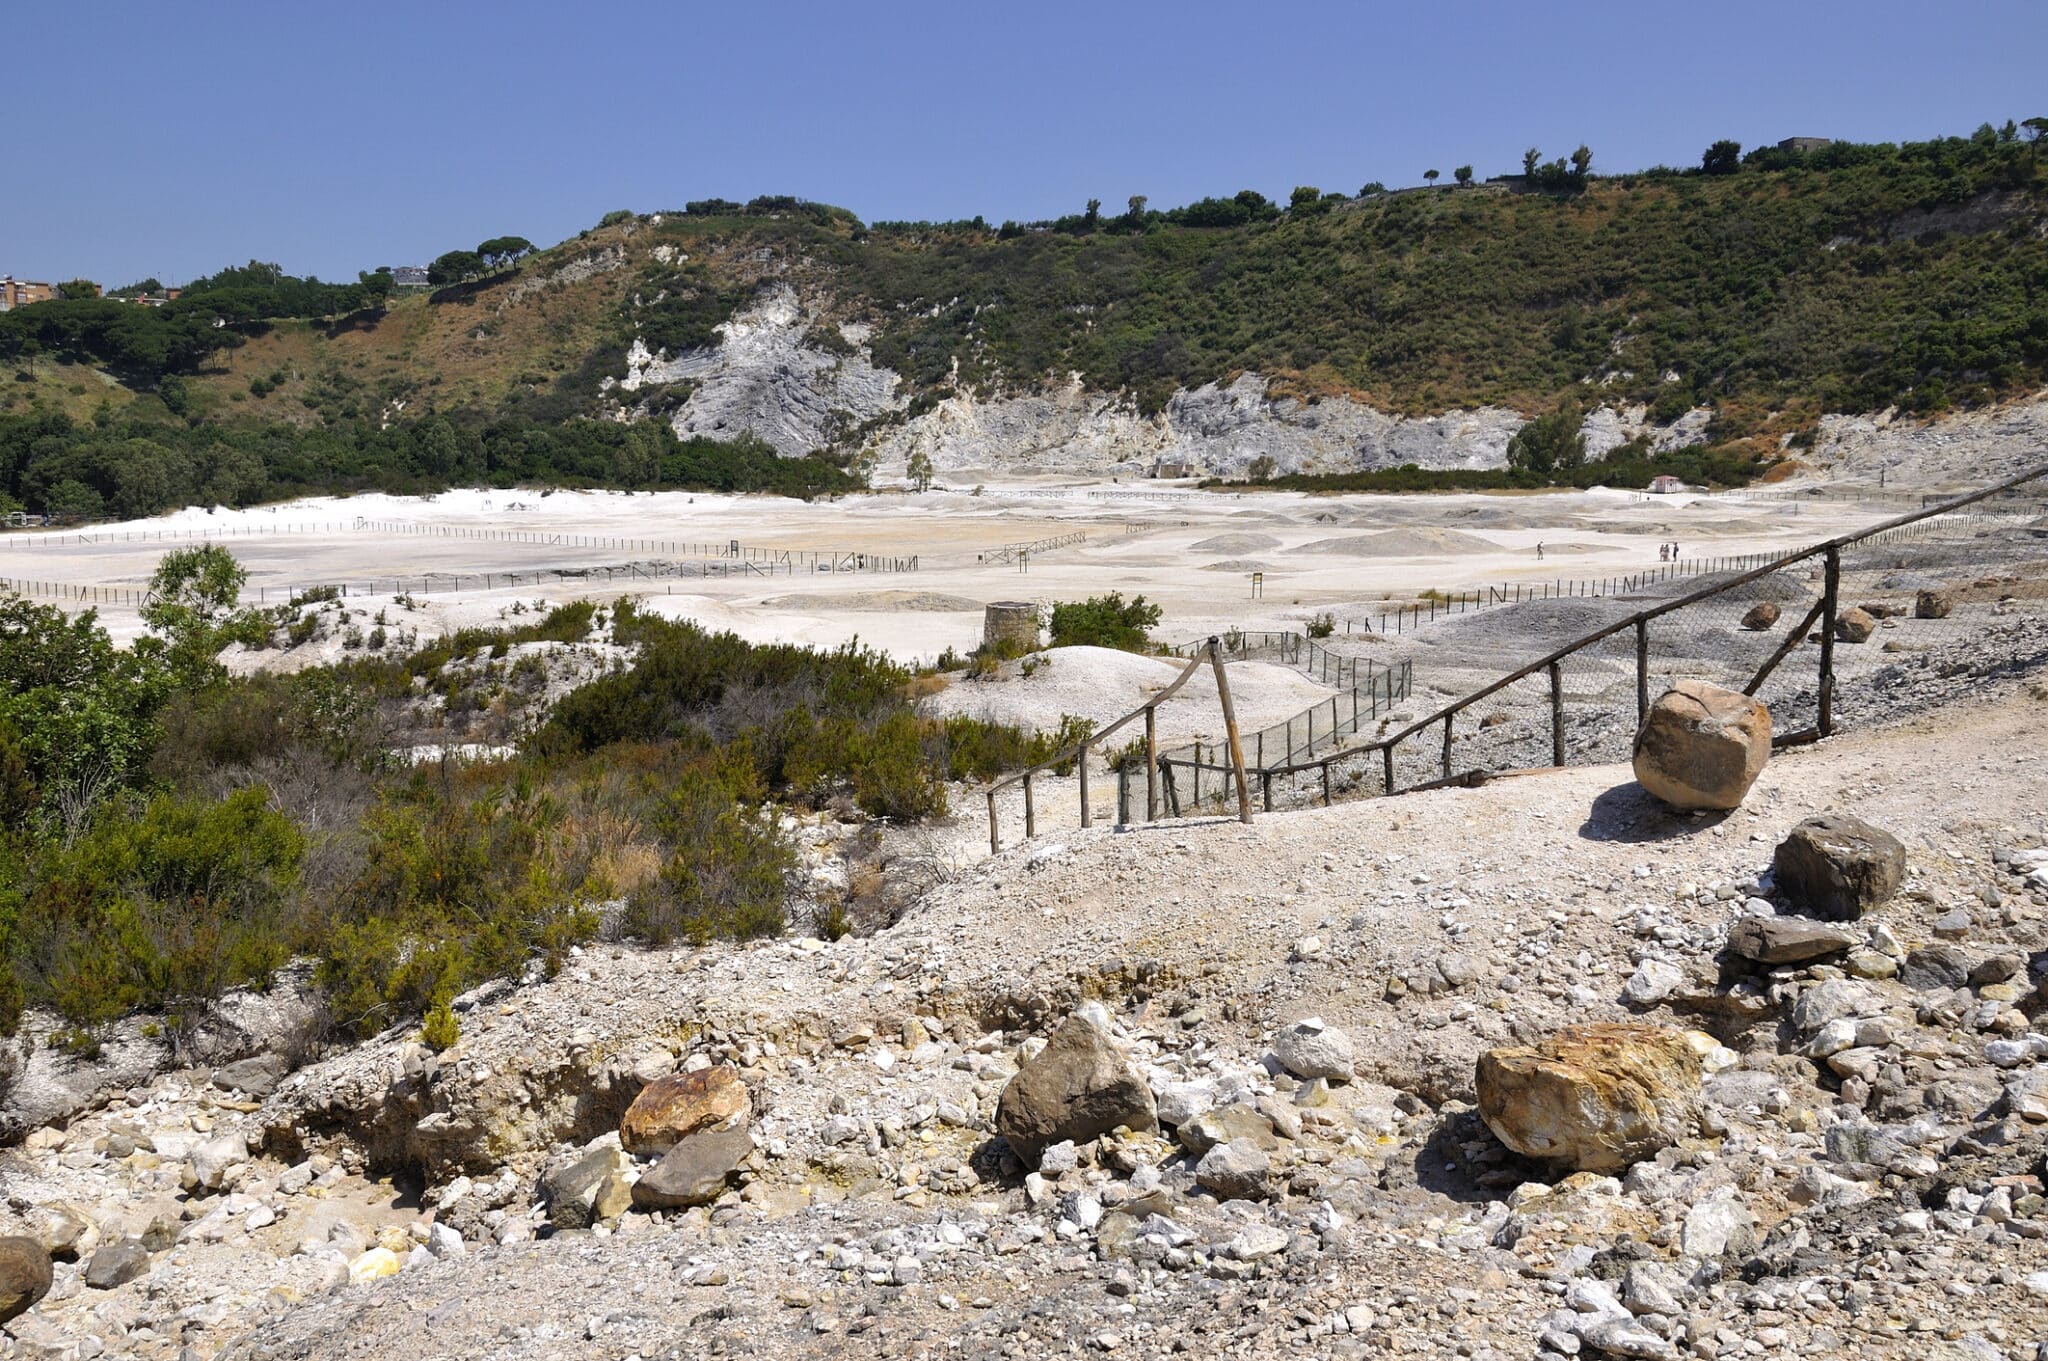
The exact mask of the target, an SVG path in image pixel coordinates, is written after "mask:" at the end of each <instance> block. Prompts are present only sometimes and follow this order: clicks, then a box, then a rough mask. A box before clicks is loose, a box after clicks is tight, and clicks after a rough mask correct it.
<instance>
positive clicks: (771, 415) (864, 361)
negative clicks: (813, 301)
mask: <svg viewBox="0 0 2048 1361" xmlns="http://www.w3.org/2000/svg"><path fill="white" fill-rule="evenodd" d="M816 316H817V308H816V307H815V306H810V307H807V306H805V305H804V302H803V301H802V300H801V299H799V297H798V296H797V291H796V290H795V289H794V288H792V287H790V286H789V285H788V284H778V285H775V286H774V287H771V288H769V289H767V290H766V291H764V292H763V293H762V294H761V296H760V297H759V298H758V299H756V301H755V303H754V305H753V306H752V307H750V308H748V309H746V310H745V311H743V312H739V313H736V314H735V315H734V316H733V318H732V320H730V321H728V322H726V323H725V325H723V326H721V327H720V328H719V331H720V334H721V337H722V339H721V341H720V343H719V344H718V345H716V346H712V347H709V348H705V349H699V350H688V351H685V352H684V353H682V354H680V355H677V356H675V357H674V358H672V359H671V358H666V357H662V356H657V355H654V354H650V353H649V352H648V350H647V347H646V346H645V345H642V344H641V343H639V342H638V341H635V342H634V344H633V349H632V351H631V352H630V353H629V354H628V355H627V356H626V362H627V373H626V376H625V377H624V378H623V379H621V380H620V381H619V387H620V388H621V389H623V390H624V391H626V392H629V393H630V392H637V391H639V390H640V389H641V388H643V387H645V386H647V385H649V384H656V383H678V382H685V381H689V382H694V383H696V384H697V388H696V390H695V391H694V392H692V393H691V394H690V398H689V400H688V401H686V402H685V403H683V406H682V409H681V410H680V411H678V412H676V414H675V418H674V425H675V430H676V433H677V434H678V435H680V436H682V437H684V438H686V439H687V438H689V437H690V436H693V435H703V436H707V437H709V438H711V439H728V440H729V439H737V438H739V437H740V436H741V435H742V434H749V433H751V434H754V435H758V436H759V437H760V438H762V439H764V440H766V441H767V442H768V443H769V444H771V445H773V446H775V450H776V452H777V453H779V454H781V455H782V456H783V457H785V458H796V457H799V456H801V455H803V454H807V453H810V452H811V451H812V450H814V449H822V448H825V447H826V446H828V445H830V444H832V443H833V442H834V440H835V439H836V438H837V437H838V434H839V432H840V430H841V428H842V426H844V427H852V426H855V425H858V424H860V423H861V422H862V421H866V420H870V419H872V418H873V417H876V416H879V415H881V414H882V413H884V412H886V411H891V410H894V409H896V408H897V407H900V406H901V405H902V404H903V399H902V398H901V397H900V396H899V395H898V389H899V388H900V387H901V386H902V380H901V379H900V378H898V377H897V376H896V375H895V374H894V373H892V372H890V371H889V370H888V369H882V368H877V367H875V366H874V364H872V363H870V362H869V360H868V357H867V354H866V352H865V350H860V351H858V352H856V353H854V354H851V355H836V354H831V353H828V352H827V351H825V350H822V349H818V348H816V347H813V346H809V345H806V344H804V333H805V331H806V330H807V329H808V327H809V326H810V325H811V324H812V323H813V322H814V321H815V320H816ZM850 338H851V337H849V339H850Z"/></svg>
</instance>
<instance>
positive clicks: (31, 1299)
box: [0, 1235, 50, 1323]
mask: <svg viewBox="0 0 2048 1361" xmlns="http://www.w3.org/2000/svg"><path fill="white" fill-rule="evenodd" d="M49 1293H50V1254H49V1253H47V1252H45V1251H43V1245H42V1244H41V1243H38V1242H37V1241H36V1240H35V1239H33V1238H24V1237H20V1236H18V1235H17V1236H14V1237H9V1238H0V1323H5V1322H7V1321H8V1320H9V1319H12V1318H18V1317H20V1316H21V1315H22V1314H25V1313H27V1312H28V1311H29V1310H30V1309H32V1308H34V1307H35V1303H36V1301H37V1300H39V1299H41V1298H42V1297H43V1296H45V1295H47V1294H49Z"/></svg>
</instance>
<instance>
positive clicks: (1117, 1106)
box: [996, 1015, 1159, 1166]
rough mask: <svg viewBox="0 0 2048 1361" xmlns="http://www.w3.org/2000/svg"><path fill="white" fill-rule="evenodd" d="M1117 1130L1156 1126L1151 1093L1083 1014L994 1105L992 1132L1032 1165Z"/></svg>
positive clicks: (1026, 1065) (1073, 1018)
mask: <svg viewBox="0 0 2048 1361" xmlns="http://www.w3.org/2000/svg"><path fill="white" fill-rule="evenodd" d="M1119 1125H1124V1126H1128V1127H1129V1128H1131V1129H1133V1130H1140V1131H1144V1130H1155V1129H1157V1128H1158V1127H1159V1116H1158V1111H1157V1108H1156V1107H1155V1106H1154V1104H1153V1100H1152V1089H1151V1088H1150V1087H1149V1086H1147V1085H1146V1083H1145V1079H1144V1078H1142V1077H1140V1076H1139V1075H1138V1074H1137V1073H1136V1072H1135V1071H1134V1070H1133V1069H1132V1068H1131V1066H1130V1064H1129V1063H1128V1062H1126V1061H1125V1059H1124V1056H1123V1055H1122V1054H1121V1053H1120V1052H1118V1050H1117V1048H1116V1046H1115V1045H1114V1044H1112V1043H1111V1042H1110V1038H1109V1036H1107V1035H1105V1034H1103V1033H1102V1031H1101V1030H1100V1029H1098V1028H1097V1027H1096V1025H1095V1023H1094V1022H1093V1021H1091V1020H1089V1019H1088V1018H1087V1017H1086V1016H1085V1015H1074V1016H1069V1017H1068V1018H1067V1019H1066V1021H1065V1022H1064V1023H1062V1024H1061V1026H1060V1028H1059V1029H1058V1030H1055V1031H1054V1032H1053V1033H1052V1038H1051V1039H1049V1040H1047V1041H1046V1043H1045V1048H1043V1049H1041V1050H1039V1051H1038V1053H1036V1054H1034V1055H1033V1056H1032V1057H1031V1058H1029V1059H1028V1060H1026V1061H1025V1063H1024V1065H1023V1066H1022V1067H1021V1068H1019V1069H1018V1070H1017V1075H1016V1076H1015V1077H1013V1078H1011V1079H1010V1083H1009V1085H1008V1086H1006V1087H1004V1088H1003V1094H1002V1097H1001V1098H1000V1099H999V1100H998V1101H997V1102H996V1133H998V1134H1000V1135H1002V1136H1003V1138H1004V1139H1005V1140H1007V1141H1008V1142H1009V1145H1010V1148H1011V1149H1012V1150H1013V1151H1014V1152H1015V1153H1016V1155H1017V1156H1018V1157H1019V1158H1022V1159H1023V1160H1024V1161H1025V1162H1026V1163H1029V1164H1031V1165H1033V1166H1036V1165H1037V1163H1038V1155H1039V1154H1040V1153H1041V1152H1043V1151H1044V1149H1045V1147H1046V1145H1048V1144H1056V1143H1059V1142H1061V1141H1062V1140H1066V1139H1072V1140H1073V1141H1074V1142H1075V1143H1077V1144H1078V1143H1086V1142H1087V1141H1088V1140H1090V1139H1094V1138H1098V1137H1100V1136H1101V1135H1104V1134H1107V1133H1109V1132H1110V1131H1111V1130H1113V1129H1115V1128H1116V1127H1117V1126H1119Z"/></svg>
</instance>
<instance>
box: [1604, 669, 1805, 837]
mask: <svg viewBox="0 0 2048 1361" xmlns="http://www.w3.org/2000/svg"><path fill="white" fill-rule="evenodd" d="M1770 755H1771V712H1770V710H1768V709H1766V708H1765V707H1764V706H1763V704H1762V703H1761V702H1760V701H1758V700H1756V699H1754V698H1752V697H1751V696H1748V695H1745V694H1741V693H1739V692H1737V691H1734V690H1727V689H1723V688H1722V687H1721V686H1718V685H1713V684H1709V683H1708V682H1706V681H1698V680H1682V681H1679V682H1678V683H1677V684H1676V685H1674V686H1672V687H1671V688H1670V689H1669V690H1666V691H1665V692H1664V693H1663V694H1662V695H1660V696H1658V697H1657V702H1656V703H1654V704H1652V705H1651V706H1650V711H1649V712H1648V713H1647V714H1645V715H1643V723H1642V727H1641V728H1639V729H1638V730H1637V731H1636V747H1635V772H1636V779H1637V780H1639V781H1640V782H1641V783H1642V786H1643V788H1645V789H1647V790H1649V791H1650V792H1651V793H1652V794H1655V795H1656V796H1657V797H1658V798H1660V799H1662V800H1663V801H1664V802H1666V803H1668V804H1670V805H1671V806H1672V807H1674V808H1683V809H1695V808H1720V809H1725V808H1733V807H1735V806H1736V805H1737V804H1740V803H1741V802H1742V796H1743V795H1745V794H1747V793H1748V792H1749V787H1750V786H1751V785H1752V784H1755V783H1756V777H1757V776H1758V775H1759V774H1761V773H1762V771H1763V768H1764V762H1765V761H1767V760H1769V759H1770Z"/></svg>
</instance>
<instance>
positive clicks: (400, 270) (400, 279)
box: [391, 265, 428, 288]
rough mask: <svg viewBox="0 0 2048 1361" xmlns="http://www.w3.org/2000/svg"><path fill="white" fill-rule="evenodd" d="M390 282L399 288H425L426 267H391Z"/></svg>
mask: <svg viewBox="0 0 2048 1361" xmlns="http://www.w3.org/2000/svg"><path fill="white" fill-rule="evenodd" d="M391 282H392V283H394V284H396V285H397V286H398V287H400V288H425V287H426V286H427V282H428V281H427V267H426V266H425V265H393V266H392V267H391Z"/></svg>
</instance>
